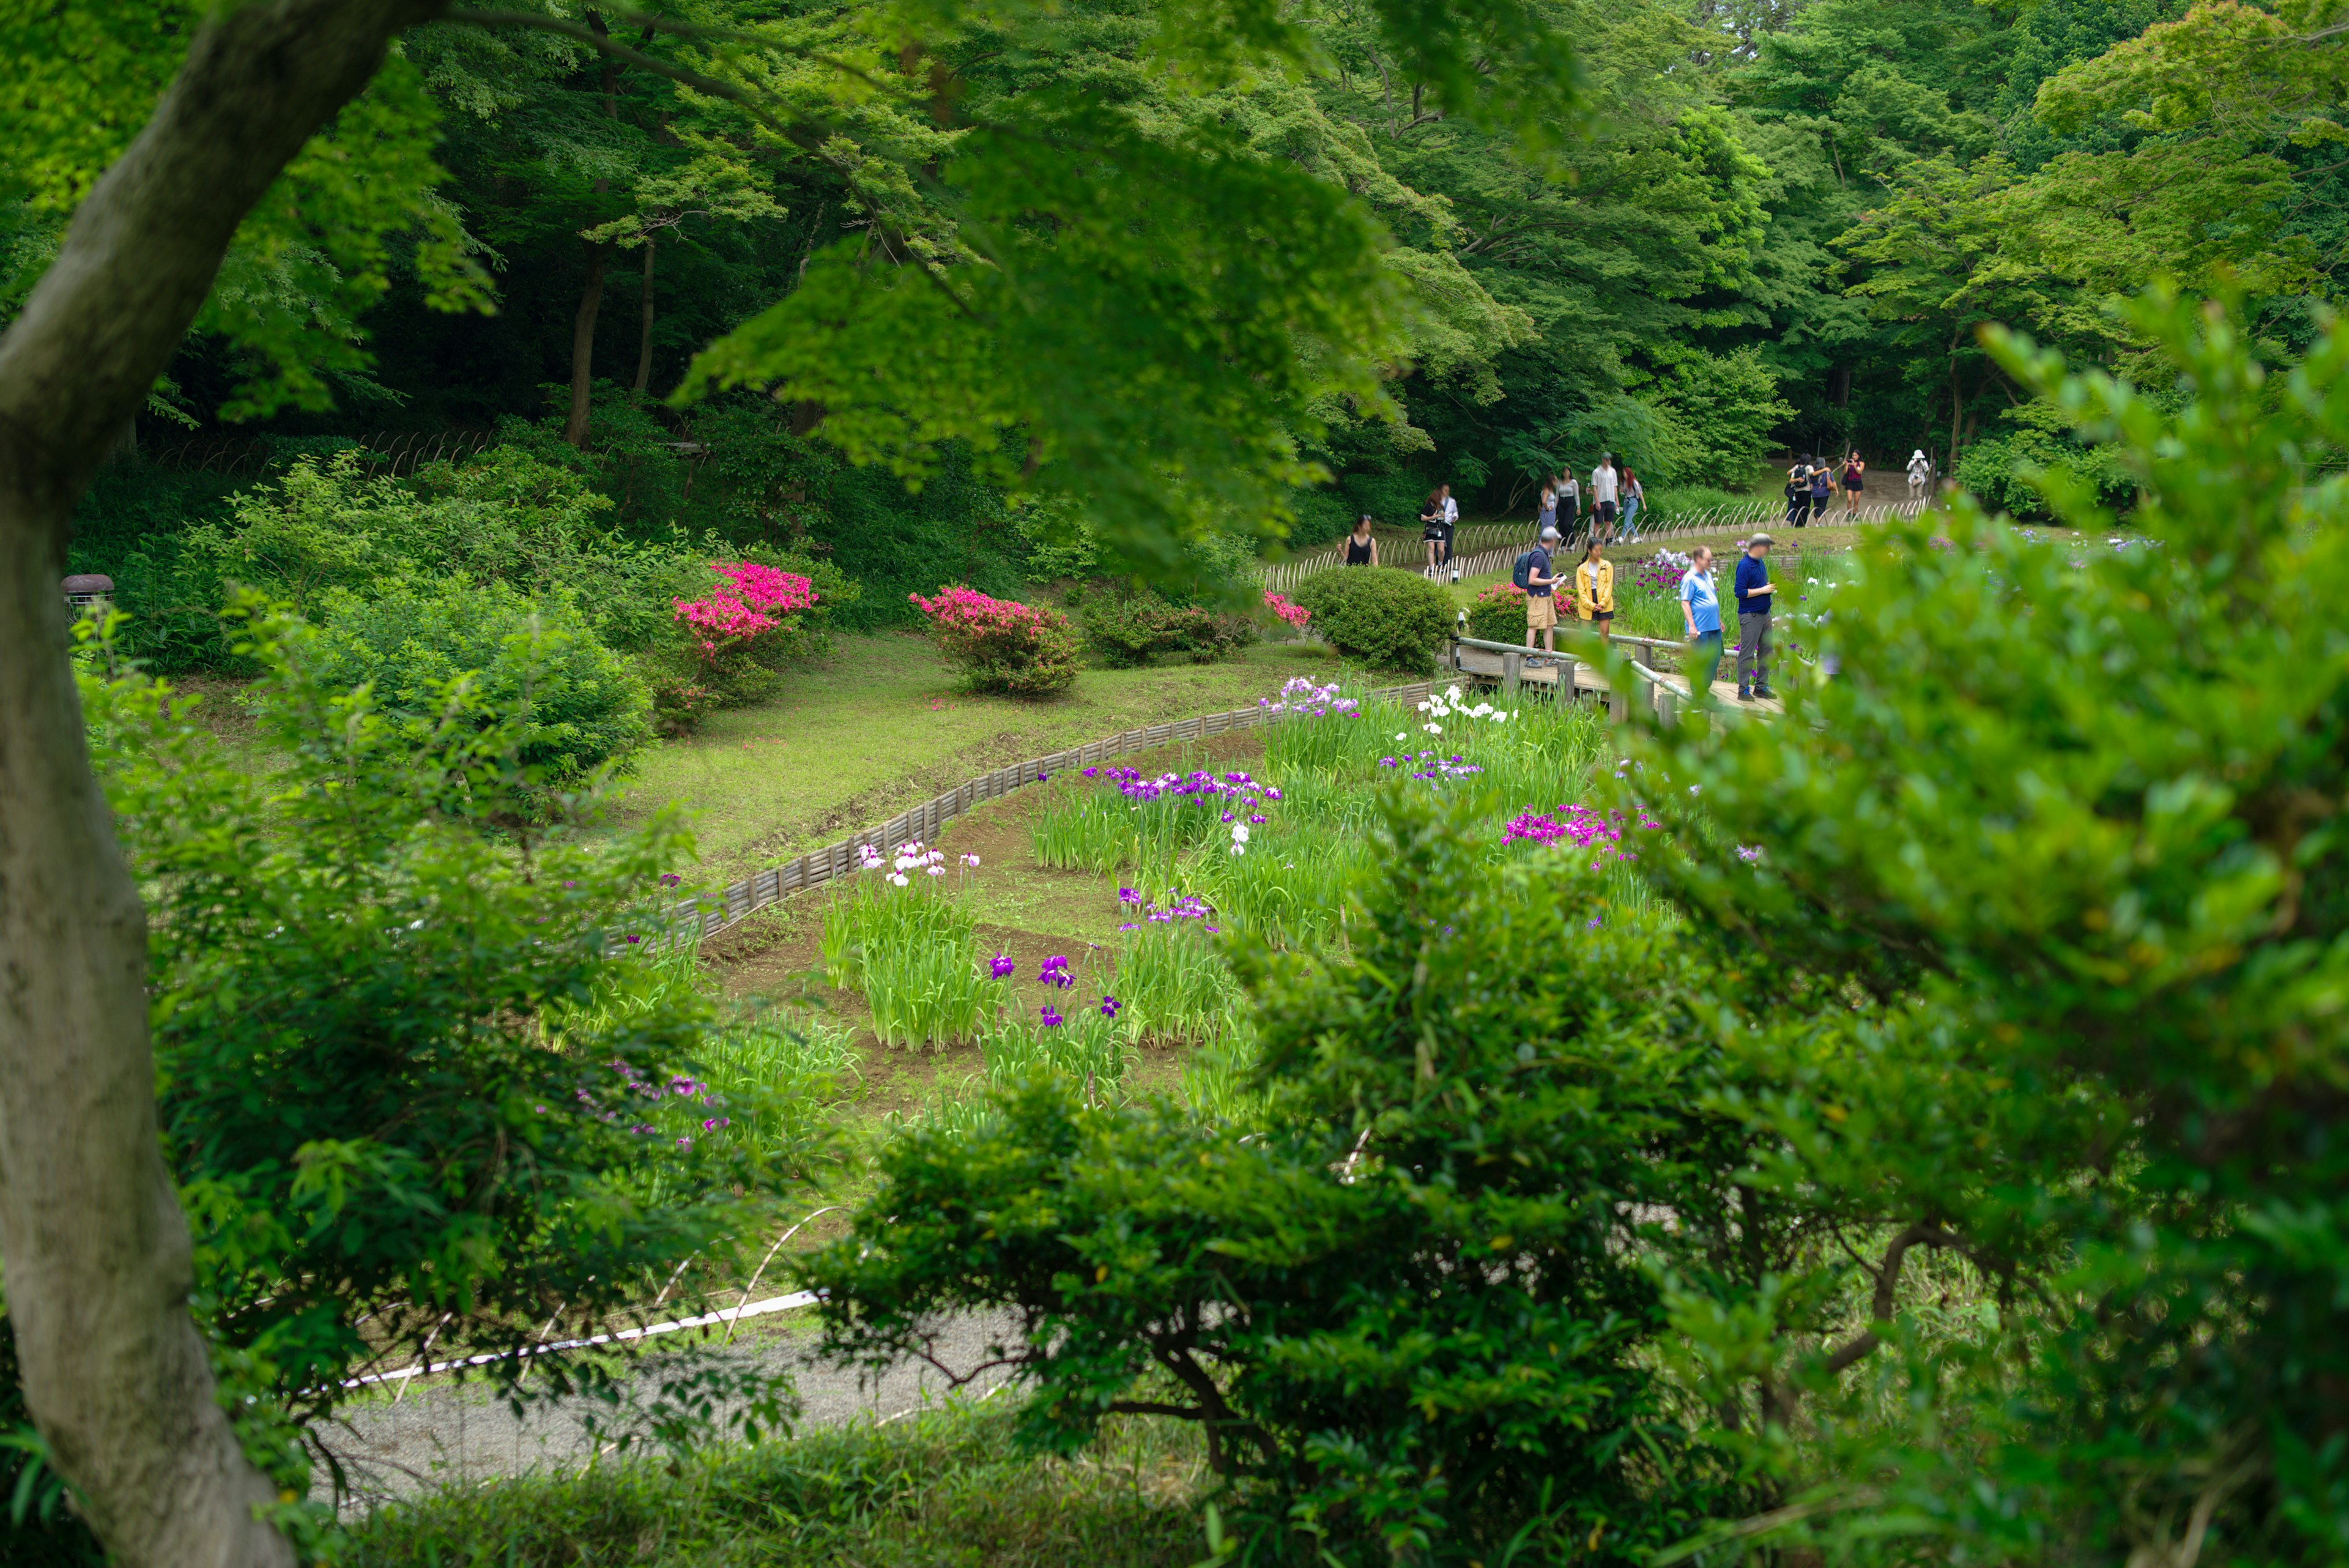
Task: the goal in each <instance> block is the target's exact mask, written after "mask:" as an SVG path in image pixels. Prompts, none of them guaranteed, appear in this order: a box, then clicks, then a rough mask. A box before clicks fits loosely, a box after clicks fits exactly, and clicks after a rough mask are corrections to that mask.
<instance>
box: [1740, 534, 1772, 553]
mask: <svg viewBox="0 0 2349 1568" xmlns="http://www.w3.org/2000/svg"><path fill="white" fill-rule="evenodd" d="M1777 542H1778V541H1776V540H1775V539H1773V538H1772V537H1770V535H1767V534H1756V535H1754V537H1752V538H1751V539H1748V540H1746V541H1745V547H1746V548H1747V549H1749V550H1751V549H1752V548H1754V545H1775V544H1776V543H1777Z"/></svg>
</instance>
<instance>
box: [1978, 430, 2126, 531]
mask: <svg viewBox="0 0 2349 1568" xmlns="http://www.w3.org/2000/svg"><path fill="white" fill-rule="evenodd" d="M2008 413H2009V418H2008V422H2009V423H2010V424H2012V425H2013V427H2014V428H2013V432H2012V433H2011V434H2005V435H1994V436H1991V437H1989V438H1987V439H1985V440H1982V441H1977V442H1975V443H1974V444H1973V445H1972V446H1971V447H1970V448H1969V449H1967V452H1966V455H1965V458H1964V461H1962V462H1960V463H1959V464H1958V474H1957V478H1958V483H1960V484H1961V485H1962V486H1963V487H1964V488H1965V491H1966V493H1968V494H1969V495H1971V496H1973V497H1974V498H1975V499H1976V500H1977V501H1979V502H1981V503H1982V505H1983V506H1985V507H1987V508H1989V509H1991V510H1992V511H2001V512H2005V513H2008V514H2012V515H2013V516H2015V517H2019V518H2024V519H2028V520H2032V521H2040V520H2044V519H2045V518H2046V517H2047V516H2048V515H2049V512H2048V507H2047V502H2046V498H2045V493H2044V491H2045V490H2046V489H2058V490H2070V489H2073V488H2075V487H2085V490H2086V492H2087V493H2088V494H2090V495H2091V496H2093V497H2094V498H2095V504H2097V505H2098V506H2101V507H2103V508H2104V509H2105V510H2106V511H2108V512H2110V513H2112V514H2115V515H2116V516H2118V515H2123V514H2127V512H2128V511H2129V509H2130V508H2131V506H2132V505H2134V504H2135V502H2136V500H2137V479H2136V476H2135V475H2134V474H2133V473H2131V472H2130V471H2129V468H2128V465H2127V462H2125V461H2124V460H2123V458H2122V456H2121V454H2120V453H2119V452H2116V451H2115V450H2114V449H2113V448H2112V447H2110V446H2109V445H2106V446H2092V445H2089V444H2087V443H2086V442H2084V441H2079V440H2077V439H2075V437H2074V436H2073V435H2072V433H2071V431H2068V430H2067V429H2066V428H2065V423H2066V421H2064V416H2063V414H2062V413H2061V411H2060V410H2057V409H2055V408H2054V406H2053V405H2051V404H2049V403H2046V402H2044V401H2042V400H2033V401H2032V402H2029V403H2025V404H2023V405H2022V406H2021V407H2019V408H2016V409H2013V410H2009V411H2008ZM2043 476H2052V477H2043Z"/></svg>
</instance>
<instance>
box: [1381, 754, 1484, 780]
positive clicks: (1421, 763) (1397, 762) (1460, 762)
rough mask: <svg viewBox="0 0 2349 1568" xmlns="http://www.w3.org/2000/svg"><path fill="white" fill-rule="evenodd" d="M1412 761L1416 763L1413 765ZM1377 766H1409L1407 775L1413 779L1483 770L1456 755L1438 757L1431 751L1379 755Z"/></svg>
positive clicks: (1454, 776) (1460, 775)
mask: <svg viewBox="0 0 2349 1568" xmlns="http://www.w3.org/2000/svg"><path fill="white" fill-rule="evenodd" d="M1414 763H1416V764H1417V765H1416V766H1413V764H1414ZM1379 766H1381V767H1382V768H1411V770H1412V771H1411V773H1410V774H1409V775H1408V776H1410V777H1412V778H1415V779H1464V778H1466V777H1467V776H1468V775H1469V774H1481V773H1483V772H1484V771H1485V770H1484V769H1483V768H1480V767H1478V766H1477V765H1476V764H1475V763H1471V762H1467V761H1464V759H1462V758H1460V757H1458V756H1450V757H1439V756H1437V755H1436V754H1435V753H1433V752H1420V753H1416V754H1413V753H1408V752H1406V753H1403V755H1402V756H1400V757H1381V758H1380V759H1379Z"/></svg>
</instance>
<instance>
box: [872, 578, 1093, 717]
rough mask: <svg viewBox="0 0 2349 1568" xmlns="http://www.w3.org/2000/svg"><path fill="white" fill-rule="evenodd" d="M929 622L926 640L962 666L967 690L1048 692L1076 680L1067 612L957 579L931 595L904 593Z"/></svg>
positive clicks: (1065, 687)
mask: <svg viewBox="0 0 2349 1568" xmlns="http://www.w3.org/2000/svg"><path fill="white" fill-rule="evenodd" d="M905 597H907V598H909V599H911V600H912V601H913V602H914V604H915V606H916V607H918V608H919V609H920V610H921V612H922V614H923V615H924V616H926V617H927V618H928V619H929V623H930V640H931V641H933V642H935V643H936V644H937V645H938V648H939V649H940V650H942V651H943V652H944V653H945V654H946V656H947V658H948V659H953V660H954V661H955V662H956V663H957V664H959V665H960V666H962V670H963V685H964V687H965V689H966V690H968V691H1001V692H1004V693H1006V694H1007V695H1009V696H1013V697H1050V696H1051V695H1053V694H1054V693H1055V692H1060V691H1067V690H1068V689H1069V688H1070V687H1071V686H1072V685H1074V684H1076V680H1077V634H1076V633H1075V631H1073V630H1072V629H1071V628H1070V626H1069V618H1068V617H1066V616H1064V615H1062V614H1061V612H1060V611H1058V610H1050V609H1039V608H1037V607H1034V606H1032V605H1023V604H1021V603H1019V601H1018V600H1016V599H996V598H989V597H988V596H987V595H985V594H982V593H980V592H978V590H977V589H975V588H968V587H962V586H960V585H959V584H957V585H954V586H950V587H943V588H940V589H939V590H938V591H937V595H936V597H934V598H924V597H922V596H921V595H919V594H908V595H906V596H905Z"/></svg>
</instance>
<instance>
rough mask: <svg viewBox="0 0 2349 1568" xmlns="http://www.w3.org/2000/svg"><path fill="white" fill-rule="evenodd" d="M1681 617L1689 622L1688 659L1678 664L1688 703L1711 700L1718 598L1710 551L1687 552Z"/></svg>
mask: <svg viewBox="0 0 2349 1568" xmlns="http://www.w3.org/2000/svg"><path fill="white" fill-rule="evenodd" d="M1681 614H1682V617H1684V618H1686V619H1687V621H1688V636H1689V651H1688V657H1687V658H1686V659H1682V661H1681V670H1682V673H1684V674H1686V675H1687V676H1688V683H1689V701H1692V702H1709V701H1712V700H1713V677H1714V676H1715V675H1718V674H1719V673H1721V596H1720V594H1719V593H1717V592H1716V591H1714V588H1713V552H1712V551H1711V550H1708V549H1707V548H1705V547H1704V546H1703V545H1698V546H1697V547H1696V548H1695V549H1693V550H1692V551H1690V552H1689V569H1688V570H1687V572H1686V573H1684V574H1682V577H1681Z"/></svg>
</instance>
